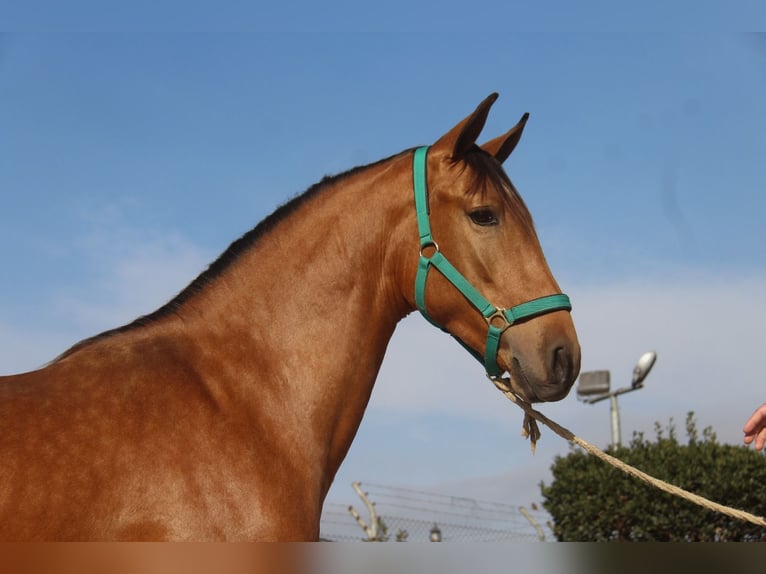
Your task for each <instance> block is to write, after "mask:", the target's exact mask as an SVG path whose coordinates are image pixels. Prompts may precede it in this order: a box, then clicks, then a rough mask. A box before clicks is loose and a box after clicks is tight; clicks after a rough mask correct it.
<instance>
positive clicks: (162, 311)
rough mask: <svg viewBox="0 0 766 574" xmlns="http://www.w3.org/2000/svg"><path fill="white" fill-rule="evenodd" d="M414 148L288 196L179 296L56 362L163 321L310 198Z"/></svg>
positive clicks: (72, 349)
mask: <svg viewBox="0 0 766 574" xmlns="http://www.w3.org/2000/svg"><path fill="white" fill-rule="evenodd" d="M411 151H412V150H411V149H410V150H405V151H403V152H400V153H398V154H394V155H392V156H390V157H387V158H383V159H381V160H378V161H375V162H373V163H370V164H366V165H360V166H356V167H353V168H351V169H349V170H347V171H345V172H342V173H339V174H336V175H326V176H324V177H323V178H322V179H321V180H320V181H319V182H317V183H315V184H313V185H312V186H311V187H309V188H308V189H307V190H306V191H304V192H303V193H300V194H298V195H296V196H294V197H293V198H291V199H289V200H287V201H286V202H285V203H283V204H282V205H280V206H279V207H277V208H276V209H275V210H274V211H273V212H272V213H271V214H270V215H268V216H266V217H265V218H264V219H262V220H261V221H260V223H258V224H257V225H256V226H255V227H254V228H252V229H251V230H250V231H247V232H246V233H245V234H243V235H242V236H241V237H239V238H238V239H236V240H234V241H233V242H232V243H231V244H230V245H229V246H228V247H227V248H226V250H225V251H224V252H223V253H222V254H221V255H220V256H219V257H218V258H217V259H216V260H215V261H213V262H212V263H211V264H210V265H209V266H208V267H207V269H205V270H204V271H203V272H202V273H200V274H199V275H198V276H197V277H196V278H195V279H194V280H192V282H191V283H189V284H188V285H187V286H186V287H185V288H184V289H182V290H181V291H180V292H179V293H178V294H177V295H176V296H175V297H173V298H172V299H171V300H170V301H168V302H167V303H165V304H164V305H163V306H161V307H160V308H158V309H156V310H155V311H152V312H151V313H148V314H146V315H142V316H140V317H138V318H137V319H134V320H133V321H131V322H130V323H127V324H125V325H122V326H120V327H116V328H114V329H109V330H107V331H104V332H102V333H99V334H98V335H94V336H92V337H88V338H87V339H83V340H82V341H80V342H78V343H75V344H74V345H73V346H72V347H70V348H69V349H68V350H66V351H64V353H62V354H61V355H59V356H58V357H57V358H56V359H54V360H53V362H54V363H55V362H56V361H60V360H61V359H64V358H66V357H68V356H70V355H72V354H73V353H75V352H77V351H79V350H81V349H83V348H84V347H87V346H88V345H90V344H92V343H95V342H97V341H100V340H102V339H106V338H108V337H111V336H113V335H118V334H120V333H125V332H127V331H132V330H134V329H137V328H140V327H145V326H148V325H151V324H152V323H155V322H157V321H159V320H160V319H163V318H165V317H168V316H170V315H172V314H174V313H175V312H176V311H177V310H178V309H179V308H180V307H181V306H183V304H184V303H186V302H187V301H188V300H189V299H191V298H192V297H193V296H194V295H196V294H198V293H199V292H201V291H202V290H203V289H204V288H205V287H206V286H207V285H209V284H210V283H212V282H213V281H214V280H215V279H216V278H217V277H220V276H221V275H222V274H223V273H224V272H225V271H226V270H227V269H228V268H229V267H230V266H231V265H233V264H234V263H235V262H236V261H237V260H238V259H239V257H240V256H241V255H242V254H243V253H245V252H247V251H249V250H250V249H252V248H254V247H255V246H256V245H257V243H258V242H259V241H260V240H261V238H263V237H265V236H266V235H268V234H269V233H271V232H272V231H273V230H274V229H275V228H276V227H277V226H278V225H279V224H280V223H281V222H282V221H284V220H285V219H287V218H288V217H290V216H291V215H292V214H293V213H295V212H296V211H298V209H299V208H300V207H301V206H303V205H305V204H306V203H307V202H308V201H309V200H311V199H312V198H314V197H316V196H317V195H319V194H320V193H321V192H322V191H324V190H325V189H328V188H329V187H331V186H333V185H336V184H338V183H340V182H342V181H344V180H346V179H348V178H350V177H352V176H354V175H356V174H358V173H360V172H362V171H365V170H366V169H369V168H371V167H374V166H376V165H380V164H382V163H385V162H387V161H389V160H392V159H394V158H396V157H398V156H401V155H404V154H406V153H410V152H411Z"/></svg>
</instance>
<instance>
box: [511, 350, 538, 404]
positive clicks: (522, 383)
mask: <svg viewBox="0 0 766 574" xmlns="http://www.w3.org/2000/svg"><path fill="white" fill-rule="evenodd" d="M508 374H510V375H511V386H512V387H513V390H514V392H515V393H516V394H517V395H519V396H521V398H522V399H524V400H525V401H527V402H528V403H538V402H540V399H539V397H538V396H537V393H536V392H535V388H534V386H533V385H532V383H530V382H529V379H528V378H527V375H526V373H524V368H523V367H522V366H521V361H519V359H518V358H516V357H513V358H512V359H511V367H510V369H508Z"/></svg>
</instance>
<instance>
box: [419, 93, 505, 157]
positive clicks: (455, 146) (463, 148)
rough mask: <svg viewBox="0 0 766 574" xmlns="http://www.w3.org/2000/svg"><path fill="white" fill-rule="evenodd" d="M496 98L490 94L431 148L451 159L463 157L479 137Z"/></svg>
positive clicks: (495, 94)
mask: <svg viewBox="0 0 766 574" xmlns="http://www.w3.org/2000/svg"><path fill="white" fill-rule="evenodd" d="M497 96H498V94H497V93H493V94H490V95H489V96H488V97H487V98H486V99H485V100H484V101H483V102H482V103H480V104H479V105H478V107H477V108H476V109H475V110H474V111H473V113H472V114H471V115H470V116H468V117H467V118H465V119H464V120H463V121H461V122H460V123H459V124H457V125H456V126H455V127H454V128H452V129H451V130H450V131H448V132H447V133H446V134H444V135H443V136H442V137H440V138H439V140H438V141H437V142H436V143H435V144H434V145H433V147H434V148H442V149H445V150H446V151H447V152H448V153H449V155H450V156H451V157H452V158H459V157H461V156H463V155H465V153H466V152H468V150H469V149H471V147H472V146H473V145H474V143H476V138H478V137H479V134H480V133H481V130H482V128H484V123H485V122H486V121H487V116H488V115H489V109H490V108H491V107H492V104H494V103H495V100H496V99H497Z"/></svg>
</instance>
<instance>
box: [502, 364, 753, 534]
mask: <svg viewBox="0 0 766 574" xmlns="http://www.w3.org/2000/svg"><path fill="white" fill-rule="evenodd" d="M490 380H491V381H492V382H493V383H495V386H496V387H497V388H498V389H499V390H500V392H502V393H503V394H504V395H505V396H506V397H508V399H510V400H511V401H512V402H514V403H515V404H516V405H517V406H518V407H520V408H521V409H522V410H523V411H524V413H525V414H524V422H523V425H522V426H523V428H522V435H523V436H524V438H529V441H530V445H531V447H532V453H533V454H534V452H535V448H536V446H537V440H538V439H539V438H540V429H539V427H538V426H537V422H538V421H540V422H541V423H543V424H544V425H545V426H547V427H548V428H549V429H551V430H552V431H553V432H555V433H556V434H557V435H559V436H560V437H561V438H563V439H566V440H568V441H569V442H571V443H574V444H576V445H577V446H579V447H581V448H582V449H584V450H585V451H586V452H588V453H590V454H592V455H593V456H595V457H597V458H600V459H601V460H603V461H606V462H608V463H609V464H611V465H612V466H614V467H616V468H618V469H620V470H621V471H623V472H625V473H627V474H629V475H631V476H634V477H636V478H638V479H640V480H643V481H644V482H646V483H648V484H651V485H652V486H654V487H656V488H659V489H660V490H662V491H664V492H667V493H670V494H673V495H675V496H678V497H680V498H683V499H685V500H688V501H690V502H693V503H694V504H697V505H699V506H702V507H703V508H707V509H708V510H713V511H715V512H720V513H721V514H725V515H727V516H731V517H732V518H737V519H739V520H745V521H747V522H751V523H753V524H757V525H758V526H766V520H764V519H763V517H761V516H756V515H755V514H751V513H749V512H745V511H744V510H737V509H736V508H731V507H729V506H724V505H722V504H718V503H717V502H713V501H712V500H708V499H707V498H705V497H703V496H700V495H698V494H694V493H692V492H689V491H686V490H684V489H683V488H679V487H677V486H674V485H672V484H670V483H668V482H665V481H664V480H660V479H659V478H654V477H653V476H651V475H648V474H646V473H645V472H642V471H640V470H638V469H637V468H635V467H633V466H630V465H629V464H626V463H624V462H622V461H621V460H620V459H617V458H615V457H613V456H611V455H608V454H606V453H605V452H604V451H602V450H601V449H600V448H598V447H596V446H594V445H592V444H590V443H589V442H587V441H586V440H583V439H581V438H580V437H578V436H576V435H575V434H574V433H573V432H572V431H570V430H569V429H566V428H564V427H562V426H561V425H559V424H557V423H556V422H554V421H552V420H550V419H549V418H548V417H546V416H545V415H544V414H542V413H541V412H539V411H536V410H535V409H533V408H532V405H530V404H529V403H528V402H527V401H525V400H524V399H522V398H521V397H519V396H518V395H517V394H516V393H514V392H513V391H512V390H511V387H510V385H509V384H508V383H509V380H508V379H502V378H500V377H490Z"/></svg>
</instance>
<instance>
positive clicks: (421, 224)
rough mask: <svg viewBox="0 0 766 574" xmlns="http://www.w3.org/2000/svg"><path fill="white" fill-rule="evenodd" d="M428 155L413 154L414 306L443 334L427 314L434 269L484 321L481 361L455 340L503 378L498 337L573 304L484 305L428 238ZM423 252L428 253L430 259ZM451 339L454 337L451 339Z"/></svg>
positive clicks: (555, 300) (548, 300)
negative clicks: (429, 282) (416, 243)
mask: <svg viewBox="0 0 766 574" xmlns="http://www.w3.org/2000/svg"><path fill="white" fill-rule="evenodd" d="M427 155H428V146H423V147H419V148H417V149H416V150H415V155H414V158H413V166H412V172H413V180H414V181H413V187H414V189H415V211H416V213H417V219H418V234H419V235H420V261H419V262H418V271H417V275H416V276H415V304H416V305H417V307H418V309H419V310H420V312H421V313H422V314H423V316H424V317H425V318H426V319H427V320H428V321H429V322H430V323H431V324H432V325H435V326H436V327H439V329H441V330H442V331H446V330H445V329H444V327H442V326H441V325H439V324H438V323H437V322H436V321H434V320H433V319H431V317H430V316H429V315H428V312H427V311H426V280H427V279H428V272H429V270H430V269H431V267H435V268H436V270H437V271H439V273H441V274H442V275H443V276H444V277H445V278H446V279H447V281H449V282H450V283H452V285H453V286H454V287H455V289H457V290H458V291H460V293H462V295H463V296H464V297H465V298H466V299H467V300H468V302H469V303H471V305H473V306H474V307H475V308H476V309H477V310H478V311H479V312H480V313H481V314H482V316H483V317H484V319H485V320H486V321H487V327H488V331H487V344H486V347H485V350H484V357H482V356H481V354H479V353H478V352H477V351H475V350H474V349H472V348H471V347H469V346H468V345H466V344H465V343H464V342H463V341H461V340H460V339H459V338H458V337H455V339H456V340H457V341H458V343H460V344H461V345H462V346H463V347H464V348H465V349H466V350H467V351H468V352H469V353H471V355H473V356H474V357H475V358H476V360H478V361H479V362H480V363H482V364H483V365H484V368H485V369H486V370H487V375H488V376H489V377H491V378H494V377H500V376H502V374H503V369H501V368H500V367H499V366H498V364H497V352H498V348H499V347H500V337H502V335H503V333H504V332H505V330H506V329H508V328H509V327H510V326H512V325H513V324H514V323H516V322H517V321H520V320H522V319H529V318H531V317H535V316H537V315H542V314H545V313H551V312H553V311H561V310H565V311H571V310H572V304H571V303H570V301H569V297H567V296H566V295H564V294H563V293H559V294H557V295H547V296H545V297H540V298H539V299H533V300H531V301H527V302H526V303H521V304H520V305H516V306H515V307H511V308H510V309H501V308H498V307H495V306H494V305H492V304H491V303H490V302H489V301H487V300H486V299H485V298H484V297H483V296H482V294H481V293H479V292H478V291H477V290H476V288H475V287H474V286H473V285H471V283H470V282H469V281H468V279H466V278H465V277H463V275H461V273H460V272H459V271H458V270H457V269H455V267H454V266H453V265H452V264H451V263H450V262H449V261H448V260H447V258H446V257H445V256H444V255H442V253H441V251H439V246H438V244H437V243H436V241H434V238H433V237H432V236H431V224H430V221H429V211H428V185H427V183H426V156H427ZM426 252H431V254H430V255H428V254H426ZM453 337H454V335H453Z"/></svg>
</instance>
